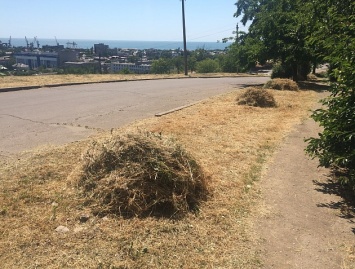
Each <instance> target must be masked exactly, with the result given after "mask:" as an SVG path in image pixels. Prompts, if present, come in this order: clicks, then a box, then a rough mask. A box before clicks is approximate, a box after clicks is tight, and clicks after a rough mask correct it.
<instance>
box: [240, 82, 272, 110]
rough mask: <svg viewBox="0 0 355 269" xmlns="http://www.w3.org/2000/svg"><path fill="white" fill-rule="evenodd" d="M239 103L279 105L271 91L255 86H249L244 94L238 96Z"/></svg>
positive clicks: (266, 105)
mask: <svg viewBox="0 0 355 269" xmlns="http://www.w3.org/2000/svg"><path fill="white" fill-rule="evenodd" d="M237 104H238V105H247V106H256V107H276V105H277V104H276V101H275V98H274V96H273V94H272V93H271V91H267V90H265V89H258V88H254V87H249V88H247V89H246V90H245V92H244V93H243V94H241V95H240V96H238V97H237Z"/></svg>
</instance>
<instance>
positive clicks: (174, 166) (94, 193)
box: [74, 132, 207, 218]
mask: <svg viewBox="0 0 355 269" xmlns="http://www.w3.org/2000/svg"><path fill="white" fill-rule="evenodd" d="M74 174H76V177H77V180H78V185H79V186H80V187H82V189H83V192H84V195H85V196H86V197H87V203H90V202H91V203H93V204H94V205H93V212H94V214H95V215H100V216H106V215H108V214H114V215H118V216H123V217H134V216H135V217H144V216H166V217H170V218H172V217H174V218H180V217H183V216H185V215H186V214H187V213H188V212H189V211H191V210H197V209H198V205H199V204H200V202H201V201H202V200H205V199H206V197H207V181H206V176H205V175H204V173H203V171H202V169H201V168H200V166H199V165H198V164H197V163H196V161H195V160H194V159H193V158H192V156H190V155H189V154H188V153H187V152H186V151H185V150H184V149H183V148H182V146H181V145H179V144H177V143H176V141H174V140H173V139H172V138H169V137H164V136H162V135H159V134H153V133H143V132H137V133H134V134H133V133H130V134H125V135H119V136H112V137H110V138H109V139H105V140H104V141H102V142H97V141H94V142H93V143H92V144H91V145H90V146H89V148H88V149H87V150H86V152H85V153H84V154H83V156H82V162H81V164H80V166H79V167H78V169H76V171H75V172H74Z"/></svg>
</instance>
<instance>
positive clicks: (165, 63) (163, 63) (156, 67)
mask: <svg viewBox="0 0 355 269" xmlns="http://www.w3.org/2000/svg"><path fill="white" fill-rule="evenodd" d="M172 68H173V64H172V63H171V60H170V59H165V58H160V59H158V60H155V61H153V63H152V69H151V73H153V74H170V72H171V69H172Z"/></svg>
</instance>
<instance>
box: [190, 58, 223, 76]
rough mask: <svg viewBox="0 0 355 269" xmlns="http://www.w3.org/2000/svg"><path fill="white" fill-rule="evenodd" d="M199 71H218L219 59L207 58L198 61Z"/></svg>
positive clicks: (197, 69) (197, 67) (197, 68)
mask: <svg viewBox="0 0 355 269" xmlns="http://www.w3.org/2000/svg"><path fill="white" fill-rule="evenodd" d="M196 71H197V73H216V72H219V71H220V67H219V63H218V61H217V60H212V59H206V60H203V61H201V62H198V63H197V66H196Z"/></svg>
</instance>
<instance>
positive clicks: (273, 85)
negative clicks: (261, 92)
mask: <svg viewBox="0 0 355 269" xmlns="http://www.w3.org/2000/svg"><path fill="white" fill-rule="evenodd" d="M264 89H274V90H280V91H299V87H298V85H297V83H296V82H294V81H293V80H291V79H285V78H274V79H272V80H269V81H268V82H266V83H265V85H264Z"/></svg>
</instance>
